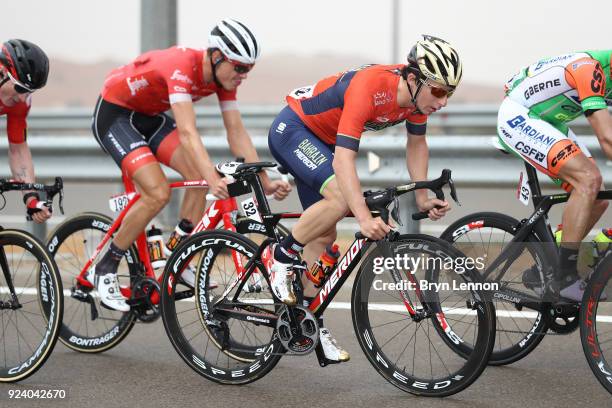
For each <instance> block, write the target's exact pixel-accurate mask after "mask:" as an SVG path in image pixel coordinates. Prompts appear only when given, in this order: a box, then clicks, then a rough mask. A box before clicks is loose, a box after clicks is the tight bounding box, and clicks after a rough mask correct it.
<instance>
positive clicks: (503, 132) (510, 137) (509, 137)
mask: <svg viewBox="0 0 612 408" xmlns="http://www.w3.org/2000/svg"><path fill="white" fill-rule="evenodd" d="M499 130H500V131H501V133H502V135H504V136H505V137H507V138H508V139H512V135H511V134H510V133H508V131H507V130H506V129H504V128H503V127H501V126H500V127H499Z"/></svg>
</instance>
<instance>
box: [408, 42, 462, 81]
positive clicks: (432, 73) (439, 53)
mask: <svg viewBox="0 0 612 408" xmlns="http://www.w3.org/2000/svg"><path fill="white" fill-rule="evenodd" d="M408 63H409V64H410V66H411V67H412V68H413V69H416V70H418V72H419V73H420V74H421V75H423V76H424V77H425V78H427V79H429V80H431V81H434V82H436V83H438V84H441V85H446V86H448V87H450V88H456V87H457V85H459V82H460V81H461V75H462V74H463V68H462V65H461V60H460V59H459V55H458V54H457V51H455V49H454V48H453V47H452V46H451V45H450V44H449V43H448V42H446V41H444V40H442V39H441V38H438V37H434V36H431V35H424V34H423V39H422V40H419V41H417V42H416V44H415V45H414V47H412V49H411V50H410V53H409V54H408Z"/></svg>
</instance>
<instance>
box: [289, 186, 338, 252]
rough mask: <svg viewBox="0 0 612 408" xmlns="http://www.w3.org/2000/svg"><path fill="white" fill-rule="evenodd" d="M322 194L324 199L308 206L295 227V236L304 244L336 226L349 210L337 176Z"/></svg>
mask: <svg viewBox="0 0 612 408" xmlns="http://www.w3.org/2000/svg"><path fill="white" fill-rule="evenodd" d="M322 195H323V199H322V200H320V201H318V202H317V203H315V204H313V205H311V206H310V207H308V209H306V211H304V213H303V214H302V216H301V217H300V218H299V220H298V222H297V223H296V224H295V226H294V227H293V230H292V233H293V236H294V237H295V239H296V240H297V241H299V242H301V243H303V244H308V243H310V242H311V241H313V240H315V239H316V238H318V237H320V236H322V235H324V234H325V233H326V232H328V231H329V230H330V229H331V228H332V227H335V225H336V223H337V222H338V221H340V220H341V219H342V218H343V217H344V216H345V215H346V213H347V212H348V210H349V208H348V204H347V203H346V201H345V200H344V197H342V193H341V192H340V187H339V186H338V183H337V181H336V179H335V178H334V179H332V180H331V181H330V182H329V183H328V184H327V186H325V189H324V190H323V193H322Z"/></svg>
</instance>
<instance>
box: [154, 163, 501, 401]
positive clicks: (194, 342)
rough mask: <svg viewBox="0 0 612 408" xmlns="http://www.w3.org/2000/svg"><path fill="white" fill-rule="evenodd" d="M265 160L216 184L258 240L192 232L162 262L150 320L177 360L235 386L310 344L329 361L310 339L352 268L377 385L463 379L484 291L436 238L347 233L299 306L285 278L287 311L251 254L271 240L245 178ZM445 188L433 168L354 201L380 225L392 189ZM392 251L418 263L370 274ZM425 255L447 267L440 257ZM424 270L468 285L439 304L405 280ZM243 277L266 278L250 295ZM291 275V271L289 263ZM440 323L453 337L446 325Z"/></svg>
mask: <svg viewBox="0 0 612 408" xmlns="http://www.w3.org/2000/svg"><path fill="white" fill-rule="evenodd" d="M271 165H273V164H272V163H265V162H263V163H249V164H243V165H240V166H238V167H237V168H236V169H234V172H233V174H232V176H233V177H234V178H235V180H236V181H235V182H234V183H232V184H230V185H228V191H229V192H230V195H231V196H234V197H236V196H241V195H245V194H251V193H253V195H254V201H255V202H256V203H257V211H258V213H259V217H261V219H262V222H263V224H264V225H265V227H266V231H267V233H266V234H267V235H268V239H266V240H265V241H264V242H263V243H261V244H260V245H258V244H256V243H255V242H253V241H251V240H249V239H248V238H247V237H244V236H242V235H240V234H238V233H235V232H232V231H225V230H209V231H202V232H199V233H197V234H193V235H191V236H190V237H189V238H188V239H185V240H183V241H182V242H181V243H180V244H179V246H178V247H177V248H176V249H175V250H174V252H173V254H172V255H171V257H170V258H169V260H168V262H167V264H166V268H165V271H164V278H163V282H162V287H163V288H164V290H163V291H162V308H161V309H162V318H163V322H164V327H165V329H166V332H167V334H168V336H169V338H170V340H171V342H172V345H173V346H174V348H175V349H176V351H177V352H178V353H179V355H180V356H181V358H183V360H184V361H185V362H186V363H187V364H188V365H189V366H190V367H191V368H192V369H193V370H195V371H196V372H197V373H198V374H200V375H202V376H204V377H205V378H207V379H209V380H212V381H216V382H219V383H223V384H235V385H240V384H247V383H250V382H252V381H255V380H257V379H259V378H262V377H263V376H264V375H265V374H267V373H268V372H270V370H272V368H274V366H275V365H276V364H277V363H278V361H279V360H280V358H281V357H282V356H284V355H296V356H301V355H305V354H308V353H311V352H312V351H315V352H316V356H317V359H318V361H319V364H320V365H321V366H326V365H328V364H330V363H332V362H331V361H329V360H327V359H326V358H325V356H324V353H323V351H322V348H321V346H320V344H319V341H318V340H319V338H318V335H319V327H320V326H321V319H322V315H323V312H324V311H325V310H326V309H327V308H328V307H329V306H330V304H331V302H332V300H333V299H334V297H335V296H336V295H337V294H338V293H339V291H340V289H341V288H342V287H343V286H344V284H345V283H346V282H347V281H348V279H349V276H350V275H351V272H352V271H353V270H355V269H357V276H356V277H355V279H354V281H353V289H352V293H351V296H350V298H351V316H352V319H353V325H354V329H355V333H356V335H357V337H358V340H359V344H360V346H361V348H362V350H363V352H364V353H365V354H366V356H367V358H368V360H369V361H370V363H371V364H372V365H373V366H374V368H375V369H376V370H377V371H378V372H379V373H380V374H381V375H382V376H383V377H384V378H385V379H386V380H387V381H389V382H390V383H391V384H393V385H395V386H396V387H398V388H400V389H402V390H404V391H407V392H410V393H413V394H417V395H425V396H439V397H441V396H447V395H451V394H454V393H456V392H459V391H461V390H463V389H464V388H466V387H467V386H469V385H470V384H471V383H472V382H473V381H475V380H476V378H478V376H479V375H480V373H481V372H482V370H483V369H484V368H485V366H486V363H487V361H488V357H489V354H490V352H491V349H492V347H493V342H494V334H495V312H494V309H493V306H492V303H491V302H487V297H486V293H485V292H484V291H483V290H480V289H478V288H477V284H478V283H481V280H480V276H479V274H478V272H477V271H475V270H473V269H470V268H465V269H463V270H461V271H460V272H459V271H458V270H457V269H455V268H454V267H453V262H455V261H458V260H459V259H460V258H463V254H461V253H460V252H459V251H457V250H456V249H454V248H453V247H452V246H450V245H449V244H448V243H446V242H444V241H442V240H440V239H438V238H435V237H431V236H427V235H421V234H411V235H399V234H398V233H395V232H393V233H391V234H389V235H388V236H387V237H386V238H385V239H384V240H381V241H378V242H372V241H369V240H367V239H364V238H363V237H357V238H356V239H355V241H354V242H353V243H352V244H351V245H350V247H349V249H348V250H347V252H346V253H345V254H344V255H343V256H341V257H340V260H339V262H338V264H337V266H336V267H335V268H334V269H333V271H331V272H330V273H329V274H328V275H327V276H326V278H325V280H324V281H323V283H322V286H321V288H320V289H319V291H318V293H317V295H316V296H315V298H314V300H313V301H312V302H311V303H309V305H308V306H302V305H303V304H304V303H303V296H302V287H301V279H300V278H299V276H297V277H296V279H295V280H294V290H295V292H296V294H297V295H298V302H297V305H296V306H291V307H289V306H287V305H285V304H283V303H281V302H279V301H278V299H277V298H276V297H275V296H274V294H273V293H272V291H271V290H270V288H269V277H268V274H267V272H266V270H265V267H264V266H263V264H262V260H261V253H262V251H263V249H264V248H265V247H266V246H267V245H269V244H271V243H274V242H279V239H280V237H279V234H278V231H277V229H276V228H275V227H276V225H277V223H278V222H279V220H280V219H281V217H282V214H274V213H272V212H271V211H270V208H269V205H268V203H267V200H266V198H265V196H264V194H263V189H262V186H261V182H260V180H259V178H258V176H257V173H258V172H259V171H261V170H262V169H264V168H266V167H268V166H271ZM446 184H448V185H450V187H451V195H452V196H453V197H454V198H456V194H455V191H454V187H453V185H452V180H451V178H450V171H449V170H445V171H444V172H443V174H442V176H441V177H440V178H439V179H436V180H433V181H423V182H415V183H410V184H407V185H403V186H397V187H392V188H388V189H386V190H381V191H370V192H367V193H366V202H367V203H368V206H369V208H370V209H371V211H372V213H373V215H380V216H381V217H383V219H384V220H385V221H388V218H389V216H390V215H391V216H392V217H394V218H395V219H399V214H398V207H397V205H395V206H394V208H393V210H391V211H390V210H389V209H388V207H389V206H390V205H391V204H392V203H394V202H396V200H397V197H398V196H400V195H402V194H404V193H407V192H410V191H414V190H416V189H422V188H428V189H431V190H432V191H434V192H435V193H436V196H437V197H439V198H443V197H444V193H443V192H442V186H444V185H446ZM418 216H420V217H422V216H426V214H425V215H423V214H419V215H418ZM418 216H417V217H418ZM236 253H237V254H240V255H241V256H242V257H243V258H244V260H243V264H244V268H243V269H240V270H236V269H235V265H236V263H235V261H234V260H233V259H232V257H231V256H230V254H236ZM395 256H400V257H402V256H405V257H407V258H412V259H421V260H422V262H425V263H421V267H413V268H409V269H401V268H395V267H393V268H390V269H385V270H384V271H382V273H375V272H374V269H373V268H374V267H376V265H377V264H378V260H380V259H383V258H385V259H391V258H394V257H395ZM427 260H431V261H434V262H426V261H427ZM436 260H446V261H450V263H445V264H444V265H443V264H442V262H435V261H436ZM425 264H427V266H425ZM358 265H361V266H360V267H358ZM188 267H195V270H196V279H195V293H194V296H193V297H191V296H190V294H187V295H188V296H186V295H185V291H184V290H183V288H182V287H181V286H180V285H178V284H177V282H179V281H180V274H181V273H182V272H183V271H184V270H185V269H186V268H188ZM430 268H434V269H437V270H438V272H439V275H444V276H447V277H448V278H449V281H455V282H461V283H465V284H469V283H471V284H472V288H469V289H463V290H461V289H458V290H449V291H447V292H452V294H451V293H447V296H445V297H444V302H443V303H441V302H439V299H440V298H441V297H440V295H439V294H437V293H434V292H435V291H433V290H430V289H424V290H420V289H419V286H418V285H415V283H416V282H418V281H421V280H423V278H424V276H425V274H426V273H428V272H427V270H428V269H430ZM379 272H380V271H379ZM253 274H260V275H261V276H262V277H263V278H264V279H265V281H266V285H264V286H263V288H262V291H261V292H259V293H258V296H257V297H247V296H245V293H244V290H243V288H244V287H245V286H247V285H248V282H249V279H250V277H251V275H253ZM296 274H297V275H300V270H298V271H297V272H296ZM211 282H215V284H214V285H213V284H211ZM411 283H412V284H413V286H412V288H411V287H410V286H411ZM466 286H469V285H466ZM187 297H188V299H186V298H187ZM194 305H195V310H194ZM449 321H452V322H453V330H454V331H457V330H460V331H459V333H460V335H459V334H457V333H455V332H454V331H453V330H451V329H450V327H451V325H450V324H449ZM440 334H441V335H440ZM461 336H463V337H466V338H469V340H470V341H471V342H472V344H474V345H475V347H474V352H473V353H471V354H470V355H469V356H460V355H458V354H456V353H455V352H454V350H453V348H451V347H448V344H447V343H448V342H454V341H458V339H460V338H461ZM296 369H297V368H296ZM288 386H289V385H288Z"/></svg>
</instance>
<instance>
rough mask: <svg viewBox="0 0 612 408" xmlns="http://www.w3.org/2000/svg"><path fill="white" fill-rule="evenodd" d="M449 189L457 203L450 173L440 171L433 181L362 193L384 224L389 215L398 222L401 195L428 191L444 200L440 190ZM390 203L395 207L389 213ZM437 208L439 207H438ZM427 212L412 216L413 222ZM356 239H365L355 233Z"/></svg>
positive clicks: (367, 203)
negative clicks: (423, 190)
mask: <svg viewBox="0 0 612 408" xmlns="http://www.w3.org/2000/svg"><path fill="white" fill-rule="evenodd" d="M447 184H448V186H449V187H450V194H451V197H452V198H453V200H454V201H455V202H456V203H457V204H459V205H461V204H460V203H459V199H458V198H457V190H456V189H455V183H454V182H453V179H452V178H451V171H450V170H449V169H444V170H442V174H441V175H440V177H438V178H437V179H434V180H429V181H416V182H413V183H410V184H405V185H402V186H395V187H389V188H387V189H385V190H377V191H371V190H369V191H366V192H364V193H363V194H364V197H365V202H366V205H367V206H368V208H369V209H370V211H371V212H372V215H377V216H380V217H381V218H382V220H383V221H384V222H385V223H387V224H388V223H389V215H391V216H392V217H393V218H394V219H395V220H396V221H397V222H400V221H399V209H398V205H397V202H396V200H397V198H398V197H399V196H401V195H402V194H406V193H408V192H411V191H415V190H422V189H428V190H431V191H432V192H433V193H434V194H435V195H436V198H437V199H439V200H444V191H443V190H442V188H443V187H444V186H445V185H447ZM391 202H395V206H394V208H393V211H391V212H390V211H389V209H388V208H387V207H388V206H389V204H391ZM438 208H439V206H438ZM428 214H429V211H421V212H417V213H414V214H412V219H413V220H415V221H416V220H421V219H424V218H427V217H428ZM355 237H356V238H357V239H363V238H366V237H365V236H364V235H363V234H361V232H357V233H356V234H355Z"/></svg>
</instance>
